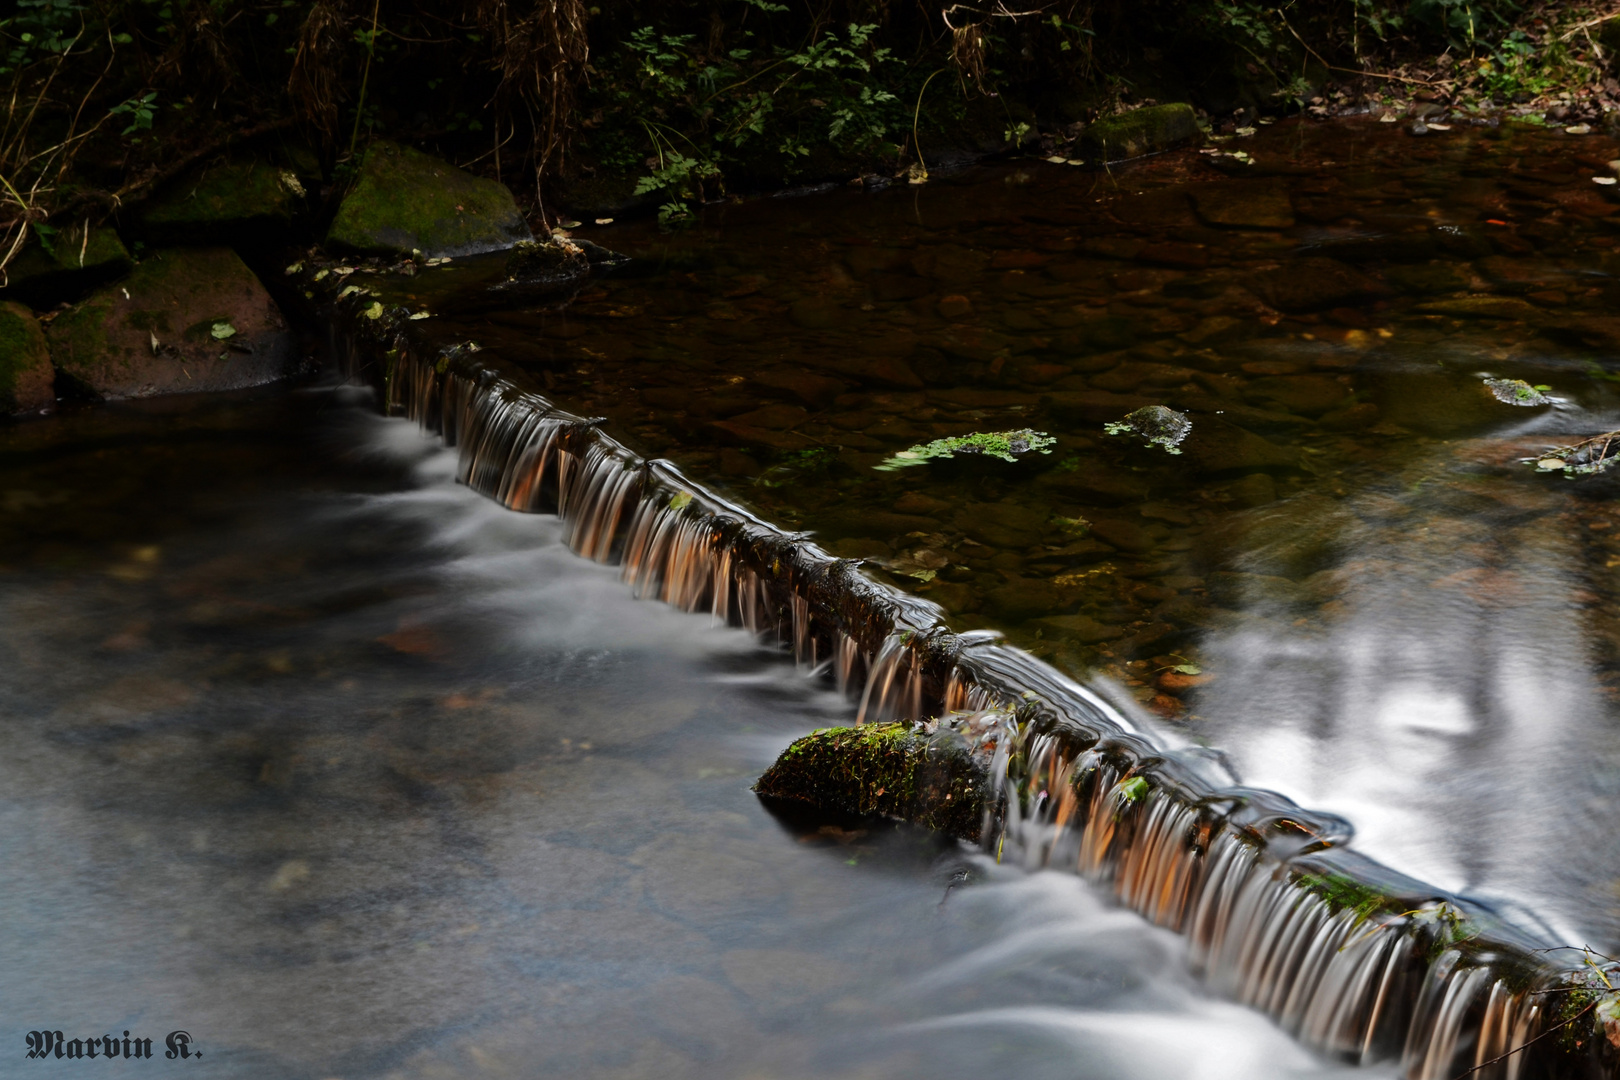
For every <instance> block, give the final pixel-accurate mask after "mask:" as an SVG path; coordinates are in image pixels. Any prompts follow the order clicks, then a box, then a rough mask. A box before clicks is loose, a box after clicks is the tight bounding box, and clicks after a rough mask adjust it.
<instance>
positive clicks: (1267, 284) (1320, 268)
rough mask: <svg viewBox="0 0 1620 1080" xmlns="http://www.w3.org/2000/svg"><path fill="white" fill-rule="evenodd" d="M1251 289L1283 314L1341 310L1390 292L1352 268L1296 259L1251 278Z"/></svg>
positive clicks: (1314, 259)
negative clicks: (1328, 309)
mask: <svg viewBox="0 0 1620 1080" xmlns="http://www.w3.org/2000/svg"><path fill="white" fill-rule="evenodd" d="M1249 288H1250V289H1251V290H1252V291H1253V292H1254V294H1255V295H1256V296H1258V297H1260V299H1262V300H1264V301H1265V302H1266V303H1268V304H1270V305H1271V306H1272V307H1274V308H1277V309H1278V310H1279V311H1313V310H1315V309H1317V308H1327V307H1337V306H1339V305H1342V304H1347V303H1349V302H1351V301H1352V300H1359V299H1362V298H1364V297H1369V296H1381V295H1384V294H1386V293H1387V292H1388V291H1389V289H1388V288H1387V287H1386V286H1385V285H1384V284H1383V283H1382V282H1380V281H1377V280H1375V279H1374V278H1371V277H1368V276H1367V275H1366V274H1363V273H1362V272H1361V271H1360V270H1357V269H1355V268H1354V267H1352V266H1349V265H1347V264H1345V263H1342V262H1339V261H1338V260H1337V259H1327V258H1320V257H1310V258H1304V259H1295V260H1293V261H1292V262H1290V263H1289V264H1288V265H1286V266H1282V267H1279V268H1277V269H1276V270H1263V271H1261V272H1260V273H1258V274H1255V275H1254V276H1253V277H1252V278H1250V279H1249Z"/></svg>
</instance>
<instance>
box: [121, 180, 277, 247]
mask: <svg viewBox="0 0 1620 1080" xmlns="http://www.w3.org/2000/svg"><path fill="white" fill-rule="evenodd" d="M307 202H308V195H307V192H306V190H305V188H304V184H303V181H301V180H300V179H299V178H298V176H297V175H296V174H295V173H294V172H293V171H292V170H291V169H284V168H278V167H276V166H274V165H266V164H262V163H259V162H254V161H244V162H221V163H218V164H214V165H209V166H206V167H204V168H202V169H199V170H197V171H195V172H192V173H190V174H188V175H187V176H185V177H184V178H183V179H181V180H180V181H178V182H176V183H173V184H170V185H168V186H167V187H166V188H164V190H163V191H161V192H159V193H158V195H157V196H156V197H154V198H153V199H152V200H150V201H149V202H147V203H146V205H145V207H144V208H143V209H142V211H141V215H140V218H139V226H138V227H139V230H140V233H139V234H140V235H142V236H144V237H145V238H146V240H147V241H148V242H149V243H153V244H195V243H216V244H217V243H225V242H230V241H240V240H261V239H274V238H277V237H281V236H284V235H285V233H286V230H287V229H288V228H290V227H291V226H292V224H293V222H294V221H295V220H296V219H297V218H298V216H299V215H300V214H302V213H303V212H304V210H305V207H306V205H307Z"/></svg>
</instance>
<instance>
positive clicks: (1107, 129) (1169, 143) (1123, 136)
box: [1080, 102, 1200, 161]
mask: <svg viewBox="0 0 1620 1080" xmlns="http://www.w3.org/2000/svg"><path fill="white" fill-rule="evenodd" d="M1199 137H1200V132H1199V129H1198V117H1197V115H1196V114H1195V113H1194V112H1193V109H1192V106H1191V105H1187V104H1184V103H1181V102H1176V103H1172V104H1169V105H1149V106H1147V107H1146V108H1142V109H1132V110H1131V111H1130V112H1127V113H1121V114H1119V115H1118V116H1110V117H1108V118H1107V119H1104V120H1098V121H1097V122H1096V123H1094V124H1092V125H1091V126H1090V127H1088V128H1086V130H1085V131H1084V133H1082V134H1081V136H1080V145H1081V147H1082V148H1083V150H1084V152H1085V153H1087V154H1089V155H1096V156H1097V157H1099V158H1101V159H1102V160H1103V161H1121V160H1124V159H1125V158H1133V157H1141V156H1142V155H1143V154H1154V153H1158V152H1159V151H1161V150H1169V149H1171V148H1173V147H1177V146H1182V145H1184V144H1186V143H1190V142H1194V141H1196V140H1197V139H1199Z"/></svg>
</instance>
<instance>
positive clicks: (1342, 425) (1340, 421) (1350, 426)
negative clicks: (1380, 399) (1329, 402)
mask: <svg viewBox="0 0 1620 1080" xmlns="http://www.w3.org/2000/svg"><path fill="white" fill-rule="evenodd" d="M1382 415H1383V413H1382V412H1380V411H1379V408H1378V406H1377V405H1374V404H1373V403H1372V402H1370V401H1363V402H1359V403H1357V404H1355V405H1347V406H1345V407H1344V408H1342V409H1335V410H1333V411H1332V412H1330V413H1324V414H1323V416H1322V420H1321V424H1322V426H1323V427H1325V428H1327V429H1328V430H1329V431H1359V430H1360V429H1362V428H1368V427H1372V426H1373V425H1374V424H1376V423H1378V420H1379V418H1380V417H1381V416H1382Z"/></svg>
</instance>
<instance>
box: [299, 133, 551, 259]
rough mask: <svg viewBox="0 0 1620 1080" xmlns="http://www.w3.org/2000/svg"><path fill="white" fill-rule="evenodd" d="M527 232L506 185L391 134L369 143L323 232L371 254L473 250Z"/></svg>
mask: <svg viewBox="0 0 1620 1080" xmlns="http://www.w3.org/2000/svg"><path fill="white" fill-rule="evenodd" d="M527 239H529V227H528V225H527V224H526V223H525V222H524V220H523V216H522V215H521V214H519V213H518V209H517V204H516V203H515V202H514V201H513V199H512V193H511V192H510V191H508V190H507V189H506V188H505V186H503V185H501V184H497V183H495V182H494V181H491V180H480V179H479V178H478V177H476V176H473V175H472V174H471V173H467V172H463V171H462V170H460V169H458V168H456V167H455V166H454V165H451V164H450V163H449V162H446V161H441V160H439V159H438V158H436V157H432V156H430V155H428V154H424V153H421V152H419V151H417V150H413V149H411V148H410V147H408V146H399V145H397V144H395V143H390V142H375V143H373V144H372V145H371V147H370V149H368V150H367V151H366V156H365V159H364V161H363V162H362V163H361V165H360V173H359V176H358V178H357V179H356V180H355V184H354V187H353V188H352V189H351V190H350V191H349V194H348V195H347V196H346V197H345V198H344V200H343V204H342V205H341V206H340V207H338V212H337V217H336V218H335V219H334V220H333V222H332V228H331V230H330V231H329V232H328V233H327V235H326V242H327V244H328V245H329V246H331V247H333V248H337V249H344V250H348V251H354V252H359V253H360V254H366V255H373V254H375V255H408V254H410V253H411V252H412V251H413V250H416V251H421V252H423V253H424V254H426V255H429V256H442V255H469V254H473V253H475V252H480V251H496V250H500V249H503V248H509V247H511V246H512V245H513V244H514V243H515V242H517V241H519V240H527Z"/></svg>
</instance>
